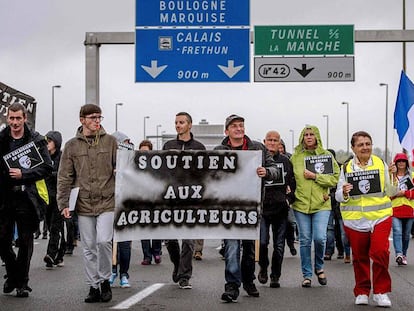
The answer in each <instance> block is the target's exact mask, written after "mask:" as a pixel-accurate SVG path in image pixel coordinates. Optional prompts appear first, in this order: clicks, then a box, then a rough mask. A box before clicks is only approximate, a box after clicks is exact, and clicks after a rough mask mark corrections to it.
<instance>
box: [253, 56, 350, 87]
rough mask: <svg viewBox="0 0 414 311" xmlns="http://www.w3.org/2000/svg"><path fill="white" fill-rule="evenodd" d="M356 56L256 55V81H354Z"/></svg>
mask: <svg viewBox="0 0 414 311" xmlns="http://www.w3.org/2000/svg"><path fill="white" fill-rule="evenodd" d="M354 80H355V77H354V57H353V56H349V57H335V56H331V57H255V59H254V81H255V82H338V81H354Z"/></svg>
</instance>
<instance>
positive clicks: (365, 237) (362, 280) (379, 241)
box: [335, 131, 397, 307]
mask: <svg viewBox="0 0 414 311" xmlns="http://www.w3.org/2000/svg"><path fill="white" fill-rule="evenodd" d="M351 148H352V151H353V152H354V155H355V156H354V157H353V159H351V160H349V161H348V162H345V163H344V165H343V166H342V169H341V175H340V177H339V182H338V186H337V190H336V193H335V197H336V200H337V201H338V202H341V214H342V218H343V221H344V228H345V232H346V234H347V236H348V239H349V243H350V245H351V248H352V257H353V268H354V275H355V287H354V295H355V297H356V299H355V304H356V305H367V304H368V297H369V295H370V292H371V288H372V289H373V300H374V302H375V303H376V304H377V305H378V306H381V307H391V301H390V299H389V297H388V295H387V293H389V292H391V277H390V274H389V271H388V264H389V254H390V253H389V241H388V237H389V235H390V232H391V226H392V220H391V216H392V207H391V200H390V198H389V196H393V195H395V194H396V193H397V187H394V186H393V185H392V183H391V181H390V174H389V172H388V166H387V164H386V163H384V161H383V160H382V159H380V158H379V157H377V156H375V155H373V154H372V138H371V136H370V135H369V134H368V133H367V132H364V131H359V132H356V133H354V134H353V135H352V139H351ZM371 261H372V280H371V264H370V262H371ZM371 282H372V285H371Z"/></svg>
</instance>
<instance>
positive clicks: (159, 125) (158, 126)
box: [157, 124, 161, 150]
mask: <svg viewBox="0 0 414 311" xmlns="http://www.w3.org/2000/svg"><path fill="white" fill-rule="evenodd" d="M160 127H161V124H158V125H157V150H159V149H160V147H159V146H158V140H159V139H158V129H159V128H160Z"/></svg>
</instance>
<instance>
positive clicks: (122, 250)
mask: <svg viewBox="0 0 414 311" xmlns="http://www.w3.org/2000/svg"><path fill="white" fill-rule="evenodd" d="M117 244H118V251H117V263H118V264H119V275H120V276H121V277H123V276H124V275H125V276H126V277H127V278H129V274H128V270H129V263H130V261H131V241H123V242H118V243H117ZM112 273H117V266H116V265H115V266H112Z"/></svg>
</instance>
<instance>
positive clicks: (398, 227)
mask: <svg viewBox="0 0 414 311" xmlns="http://www.w3.org/2000/svg"><path fill="white" fill-rule="evenodd" d="M394 165H395V167H396V172H395V173H394V175H395V177H396V178H397V179H398V188H399V191H398V193H397V195H396V196H395V197H392V198H391V199H392V211H393V214H392V216H393V217H392V238H393V244H394V251H395V261H396V262H397V264H398V265H399V266H405V265H407V250H408V245H409V243H410V233H411V227H412V225H413V222H414V209H413V208H414V200H413V199H414V190H413V189H412V188H413V182H412V177H411V172H410V166H409V164H408V157H407V155H406V154H404V153H397V154H396V155H395V157H394Z"/></svg>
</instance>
